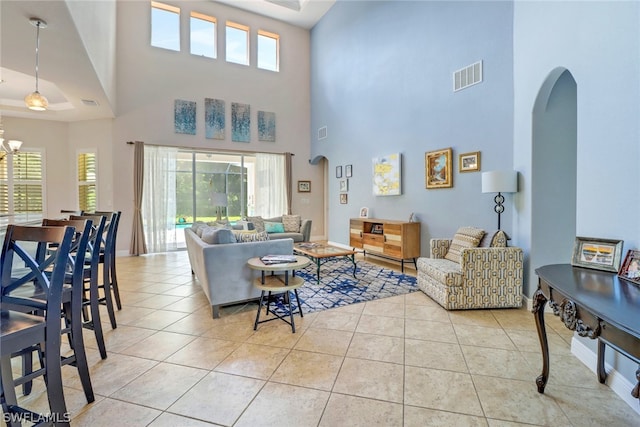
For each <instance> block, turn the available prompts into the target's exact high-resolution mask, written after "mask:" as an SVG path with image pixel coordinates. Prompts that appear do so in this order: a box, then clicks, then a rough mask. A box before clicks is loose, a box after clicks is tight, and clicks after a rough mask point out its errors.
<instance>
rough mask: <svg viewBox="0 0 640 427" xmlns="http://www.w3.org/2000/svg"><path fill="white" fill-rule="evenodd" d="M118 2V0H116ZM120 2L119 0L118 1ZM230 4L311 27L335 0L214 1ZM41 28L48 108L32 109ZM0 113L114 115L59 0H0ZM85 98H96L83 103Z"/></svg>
mask: <svg viewBox="0 0 640 427" xmlns="http://www.w3.org/2000/svg"><path fill="white" fill-rule="evenodd" d="M118 1H119V0H118ZM123 1H124V0H123ZM219 2H220V3H224V4H226V5H229V6H233V7H237V8H240V9H244V10H247V11H250V12H253V13H256V14H260V15H264V16H267V17H270V18H274V19H278V20H281V21H284V22H287V23H290V24H292V25H296V26H299V27H302V28H307V29H310V28H312V27H313V26H314V25H315V24H316V22H318V21H319V20H320V18H321V17H322V16H323V15H324V14H325V13H326V12H327V11H328V10H329V9H330V8H331V6H333V4H334V3H335V0H219ZM32 17H38V18H40V19H42V20H44V21H46V22H47V28H44V29H41V30H40V50H39V59H40V60H39V62H40V66H39V73H38V74H39V89H40V93H42V94H43V95H45V96H46V97H47V99H48V100H49V109H48V110H47V111H42V112H34V111H31V110H29V109H27V108H26V107H25V105H24V97H25V96H26V95H27V94H29V93H31V92H33V91H34V90H35V46H36V28H35V27H34V26H33V25H31V24H30V22H29V18H32ZM0 40H1V50H0V53H1V55H0V73H1V74H0V80H2V81H3V82H2V83H0V112H1V113H2V115H3V116H9V117H26V118H37V119H43V120H57V121H79V120H91V119H98V118H109V117H114V110H113V108H112V106H111V105H110V103H109V98H108V95H107V93H106V92H105V90H104V88H103V85H102V84H101V82H100V79H99V77H98V76H97V75H96V72H95V69H94V67H93V65H92V62H91V60H90V58H89V55H88V54H87V51H86V48H85V44H84V43H83V40H82V38H81V37H80V35H79V34H78V30H77V27H76V24H75V23H74V21H73V19H72V17H71V15H70V13H69V9H68V7H67V5H66V4H65V1H63V0H42V1H25V0H22V1H17V0H1V1H0ZM83 100H84V101H87V100H88V101H95V103H97V105H96V106H88V105H86V103H85V102H83Z"/></svg>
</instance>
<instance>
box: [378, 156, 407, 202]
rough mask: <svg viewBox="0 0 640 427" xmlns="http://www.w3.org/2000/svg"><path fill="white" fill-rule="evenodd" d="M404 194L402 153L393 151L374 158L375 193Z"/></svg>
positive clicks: (387, 194)
mask: <svg viewBox="0 0 640 427" xmlns="http://www.w3.org/2000/svg"><path fill="white" fill-rule="evenodd" d="M400 194H402V155H401V154H400V153H393V154H389V155H387V156H382V157H376V158H374V159H373V195H374V196H398V195H400Z"/></svg>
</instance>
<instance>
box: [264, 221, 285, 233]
mask: <svg viewBox="0 0 640 427" xmlns="http://www.w3.org/2000/svg"><path fill="white" fill-rule="evenodd" d="M264 231H266V232H267V233H284V225H283V224H282V223H281V222H269V221H265V222H264Z"/></svg>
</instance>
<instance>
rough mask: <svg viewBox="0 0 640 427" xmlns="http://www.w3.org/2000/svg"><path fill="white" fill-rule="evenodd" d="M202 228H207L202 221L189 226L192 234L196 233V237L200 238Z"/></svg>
mask: <svg viewBox="0 0 640 427" xmlns="http://www.w3.org/2000/svg"><path fill="white" fill-rule="evenodd" d="M204 227H207V223H206V222H202V221H196V222H194V223H193V224H191V230H193V232H194V233H196V234H197V235H198V237H202V229H203V228H204Z"/></svg>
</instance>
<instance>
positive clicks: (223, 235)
mask: <svg viewBox="0 0 640 427" xmlns="http://www.w3.org/2000/svg"><path fill="white" fill-rule="evenodd" d="M202 241H203V242H205V243H208V244H210V245H219V244H225V243H236V238H235V237H234V235H233V233H232V232H231V230H229V229H227V228H218V227H205V228H204V230H203V231H202Z"/></svg>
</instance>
